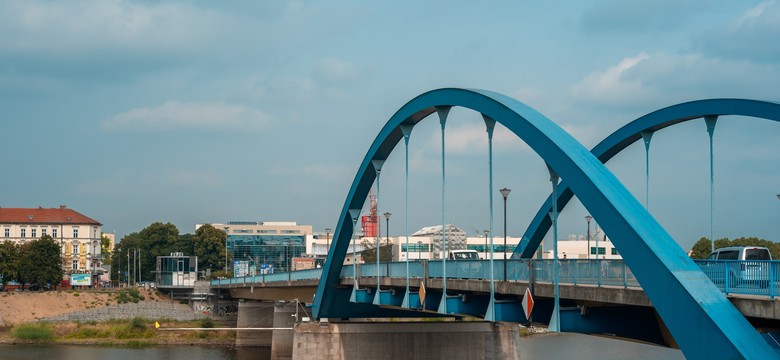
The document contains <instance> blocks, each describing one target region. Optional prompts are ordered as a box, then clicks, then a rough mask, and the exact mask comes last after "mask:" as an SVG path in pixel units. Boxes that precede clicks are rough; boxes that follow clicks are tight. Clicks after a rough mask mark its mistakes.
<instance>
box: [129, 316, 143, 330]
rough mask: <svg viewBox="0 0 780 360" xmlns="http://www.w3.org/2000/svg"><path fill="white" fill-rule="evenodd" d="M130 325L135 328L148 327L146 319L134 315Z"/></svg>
mask: <svg viewBox="0 0 780 360" xmlns="http://www.w3.org/2000/svg"><path fill="white" fill-rule="evenodd" d="M129 327H130V328H131V329H133V330H144V329H146V319H144V318H140V317H134V318H132V319H131V320H130V324H129Z"/></svg>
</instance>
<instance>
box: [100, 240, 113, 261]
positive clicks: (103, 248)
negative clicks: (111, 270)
mask: <svg viewBox="0 0 780 360" xmlns="http://www.w3.org/2000/svg"><path fill="white" fill-rule="evenodd" d="M110 248H111V239H109V238H107V237H105V236H101V237H100V254H101V255H103V263H104V264H106V265H111V260H112V259H111V250H110Z"/></svg>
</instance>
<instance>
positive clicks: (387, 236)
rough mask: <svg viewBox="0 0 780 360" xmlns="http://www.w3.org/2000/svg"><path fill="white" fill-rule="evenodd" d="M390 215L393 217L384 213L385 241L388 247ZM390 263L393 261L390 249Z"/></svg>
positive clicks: (391, 249)
mask: <svg viewBox="0 0 780 360" xmlns="http://www.w3.org/2000/svg"><path fill="white" fill-rule="evenodd" d="M390 215H393V214H391V213H389V212H386V213H385V224H387V225H386V226H385V238H386V241H387V245H390ZM390 261H393V248H392V247H390Z"/></svg>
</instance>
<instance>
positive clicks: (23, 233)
mask: <svg viewBox="0 0 780 360" xmlns="http://www.w3.org/2000/svg"><path fill="white" fill-rule="evenodd" d="M22 237H27V229H25V228H22Z"/></svg>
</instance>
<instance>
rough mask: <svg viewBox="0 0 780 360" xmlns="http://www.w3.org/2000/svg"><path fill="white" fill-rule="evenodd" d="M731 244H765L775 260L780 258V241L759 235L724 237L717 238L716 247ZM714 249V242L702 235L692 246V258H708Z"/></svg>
mask: <svg viewBox="0 0 780 360" xmlns="http://www.w3.org/2000/svg"><path fill="white" fill-rule="evenodd" d="M729 246H763V247H765V248H767V249H769V252H770V253H771V254H772V259H773V260H778V259H780V243H776V242H772V241H769V240H764V239H759V238H757V237H740V238H736V239H734V240H729V238H722V239H717V240H715V248H716V249H720V248H724V247H729ZM711 250H712V243H711V242H710V239H708V238H706V237H702V238H701V239H699V241H697V242H696V244H694V245H693V248H691V258H694V259H706V258H707V256H709V255H710V252H711Z"/></svg>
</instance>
